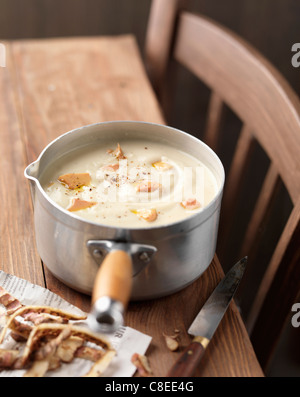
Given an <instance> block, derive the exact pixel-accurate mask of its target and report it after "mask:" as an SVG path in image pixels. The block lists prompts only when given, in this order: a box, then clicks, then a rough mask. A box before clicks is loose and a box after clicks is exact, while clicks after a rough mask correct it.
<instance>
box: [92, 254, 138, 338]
mask: <svg viewBox="0 0 300 397" xmlns="http://www.w3.org/2000/svg"><path fill="white" fill-rule="evenodd" d="M131 288H132V259H131V256H130V254H128V253H127V252H125V251H123V250H119V249H116V250H113V251H111V252H109V253H108V254H107V255H106V256H105V258H104V260H103V262H102V264H101V266H100V267H99V269H98V272H97V274H96V277H95V282H94V287H93V291H92V311H91V313H90V314H89V316H88V323H89V326H90V328H91V329H92V330H93V331H95V332H106V333H111V332H114V331H116V330H117V329H118V328H119V327H120V326H121V325H123V314H124V311H125V309H126V307H127V304H128V302H129V299H130V295H131Z"/></svg>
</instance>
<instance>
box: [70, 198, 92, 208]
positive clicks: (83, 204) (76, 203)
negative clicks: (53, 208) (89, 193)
mask: <svg viewBox="0 0 300 397" xmlns="http://www.w3.org/2000/svg"><path fill="white" fill-rule="evenodd" d="M96 204H97V203H95V202H94V201H85V200H81V199H80V198H74V199H73V200H72V203H71V206H70V207H69V208H68V211H79V210H84V209H86V208H89V207H92V206H93V205H96Z"/></svg>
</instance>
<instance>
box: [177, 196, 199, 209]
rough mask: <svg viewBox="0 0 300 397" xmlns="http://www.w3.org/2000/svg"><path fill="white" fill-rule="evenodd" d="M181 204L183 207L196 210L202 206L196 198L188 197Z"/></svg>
mask: <svg viewBox="0 0 300 397" xmlns="http://www.w3.org/2000/svg"><path fill="white" fill-rule="evenodd" d="M180 204H181V205H182V207H183V208H185V209H187V210H195V209H197V208H200V207H201V204H200V203H199V201H197V200H196V199H195V198H190V199H187V200H185V201H182V202H181V203H180Z"/></svg>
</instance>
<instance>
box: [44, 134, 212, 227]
mask: <svg viewBox="0 0 300 397" xmlns="http://www.w3.org/2000/svg"><path fill="white" fill-rule="evenodd" d="M117 144H118V142H111V143H107V144H105V145H103V144H102V145H98V146H93V147H86V148H84V149H81V150H78V151H76V152H73V153H70V154H68V155H66V156H64V157H63V158H61V159H60V160H59V161H56V162H55V164H53V165H52V166H50V167H48V168H47V170H46V171H45V172H44V174H43V175H42V176H41V178H40V181H41V184H42V187H43V189H44V190H45V192H46V193H47V194H48V195H49V197H50V198H51V199H52V200H53V201H54V202H55V203H57V204H58V205H59V206H61V207H62V208H64V209H66V210H68V211H70V213H72V214H74V215H77V216H79V217H82V218H84V219H86V220H88V221H93V222H97V223H100V224H103V225H110V226H115V227H125V228H139V227H143V228H144V227H153V226H160V225H166V224H170V223H173V222H176V221H180V220H183V219H185V218H187V217H189V216H191V215H193V214H195V213H196V212H198V211H202V210H203V208H204V207H205V206H206V205H208V204H209V203H210V202H211V200H212V199H213V198H214V197H215V196H216V193H217V190H218V186H217V181H216V178H215V177H214V175H213V173H212V172H211V170H210V169H209V168H208V167H207V166H205V165H204V164H203V163H202V162H201V161H200V160H198V159H196V158H194V157H192V156H191V155H189V154H187V153H185V152H183V151H180V150H177V149H175V148H172V147H171V146H167V145H164V144H160V143H157V142H151V141H140V140H137V141H133V140H130V141H124V142H120V148H121V150H122V154H123V156H122V155H121V156H118V154H119V152H117V151H116V148H117ZM122 157H123V158H122ZM70 173H71V174H82V173H84V174H85V175H87V174H88V175H89V178H90V182H89V183H86V184H85V185H83V186H81V187H78V188H75V189H74V188H70V187H69V185H68V184H67V183H64V182H62V181H61V180H60V177H61V176H63V175H68V174H70ZM145 187H146V188H145ZM147 187H148V189H147ZM145 190H146V191H145ZM75 202H76V203H81V204H82V203H83V202H84V205H86V206H87V207H86V208H83V209H78V210H76V209H75V210H74V203H75ZM145 214H146V215H145ZM149 214H150V217H149V216H148V215H149Z"/></svg>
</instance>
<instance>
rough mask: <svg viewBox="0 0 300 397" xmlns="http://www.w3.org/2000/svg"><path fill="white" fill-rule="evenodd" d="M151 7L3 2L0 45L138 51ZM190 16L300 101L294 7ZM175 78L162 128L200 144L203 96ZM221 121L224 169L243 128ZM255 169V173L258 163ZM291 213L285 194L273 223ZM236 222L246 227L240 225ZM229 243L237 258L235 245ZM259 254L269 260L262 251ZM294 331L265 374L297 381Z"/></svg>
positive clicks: (80, 0)
mask: <svg viewBox="0 0 300 397" xmlns="http://www.w3.org/2000/svg"><path fill="white" fill-rule="evenodd" d="M166 1H167V0H166ZM150 4H151V0H0V41H1V40H6V39H22V38H42V37H59V36H86V35H117V34H123V33H133V34H134V35H135V36H136V38H137V41H138V44H139V46H140V49H141V52H143V47H144V41H145V33H146V27H147V19H148V14H149V9H150ZM189 9H191V10H193V11H197V12H201V13H203V14H204V15H206V16H208V17H211V18H213V19H214V20H216V21H218V22H220V23H221V24H223V25H225V26H227V27H229V28H230V29H232V30H233V31H234V32H236V33H238V34H239V35H240V36H242V37H243V38H244V39H246V40H247V41H248V42H250V43H251V44H252V45H253V46H254V47H256V48H257V49H258V50H259V51H260V52H261V53H262V54H264V55H265V57H266V58H268V59H269V60H270V61H271V62H272V63H273V64H274V65H275V66H276V67H277V68H278V69H279V71H280V72H281V73H282V74H283V75H284V76H285V78H286V79H287V80H288V82H289V83H290V84H291V86H292V87H293V88H294V90H295V91H296V92H297V94H298V95H300V68H294V67H293V66H292V64H291V58H292V55H293V53H292V51H291V47H292V45H293V43H296V42H300V31H299V28H300V1H299V0H226V1H224V0H190V1H189ZM215 55H216V57H218V54H215ZM220 63H222V59H220ZM178 77H179V83H178V86H177V87H176V88H177V89H176V92H177V94H176V97H175V100H174V103H173V107H172V109H171V112H170V113H168V114H167V121H168V123H169V124H170V125H174V126H176V127H178V128H182V129H183V130H185V131H189V132H191V133H192V134H194V135H196V136H199V137H200V138H201V136H202V132H203V128H204V118H203V114H204V113H205V109H206V106H207V99H208V91H207V90H206V89H205V88H204V87H202V86H201V84H199V83H198V82H197V81H196V79H194V78H193V77H192V76H191V75H190V74H189V73H188V72H186V71H185V70H183V69H179V71H178ZM226 118H227V122H228V123H227V126H226V128H225V135H224V136H225V142H224V148H225V150H224V153H222V154H221V156H222V157H221V158H222V161H223V162H224V165H225V169H226V168H227V167H228V164H227V163H228V162H229V158H230V143H232V144H234V141H235V139H236V134H237V131H238V129H239V127H240V126H239V124H238V122H237V121H236V120H235V119H234V117H232V115H231V114H230V112H228V115H227V117H226ZM257 155H258V158H260V159H261V163H260V162H259V163H258V164H259V167H260V166H263V162H264V159H263V155H262V154H261V153H258V154H257ZM260 164H262V165H260ZM255 168H256V170H257V164H256V165H255ZM249 202H250V201H249ZM249 206H250V204H249ZM288 211H289V203H288V200H287V199H286V198H285V197H284V195H283V196H282V198H281V201H280V202H279V203H278V209H277V216H276V222H278V223H279V224H284V221H285V219H286V216H287V213H288ZM239 223H240V226H239V227H240V228H243V227H244V225H243V223H242V222H239ZM237 235H239V231H238V230H237ZM232 241H233V246H232V247H231V250H232V252H234V250H235V244H237V243H238V242H236V241H235V240H232ZM272 243H273V242H270V244H269V245H268V246H270V247H271V246H272ZM230 254H231V253H230V251H229V255H230ZM262 255H263V256H268V255H270V253H268V252H267V250H266V249H265V250H264V251H263V252H262ZM221 262H222V263H223V264H224V267H225V268H226V266H228V265H229V262H230V259H229V258H221ZM249 297H250V298H251V293H250V292H249ZM246 306H247V302H246ZM299 332H300V330H299V329H296V328H292V326H291V324H290V323H288V324H287V326H286V329H285V334H284V337H283V338H282V340H281V343H280V346H279V348H278V351H277V353H276V356H275V360H274V361H273V364H272V366H271V368H270V371H269V373H268V375H270V376H299V375H300V362H299V360H300V346H299ZM266 338H267V335H266Z"/></svg>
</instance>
